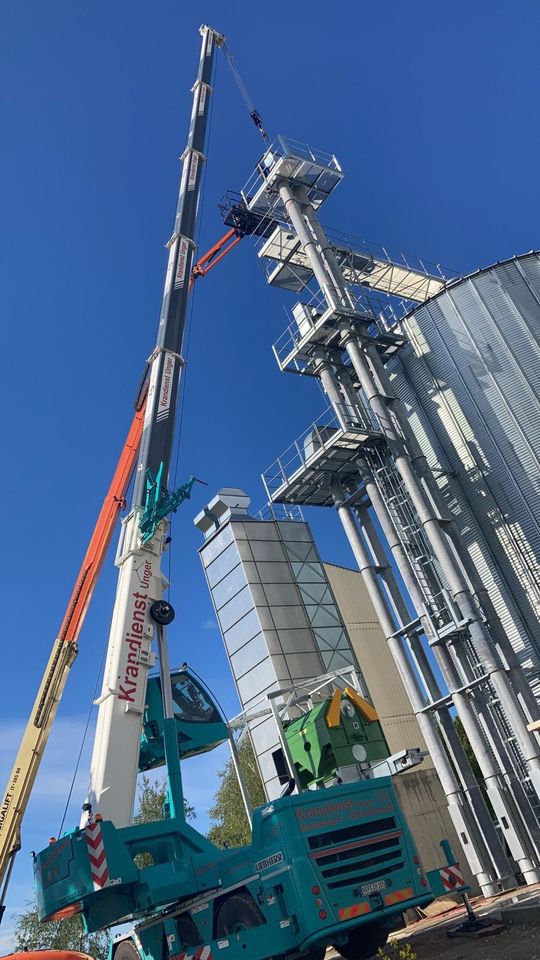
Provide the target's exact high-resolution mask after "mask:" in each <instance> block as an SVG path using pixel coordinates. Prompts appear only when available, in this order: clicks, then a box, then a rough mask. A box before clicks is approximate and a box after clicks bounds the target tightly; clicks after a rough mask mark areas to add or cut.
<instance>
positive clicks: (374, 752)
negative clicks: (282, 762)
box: [283, 687, 390, 789]
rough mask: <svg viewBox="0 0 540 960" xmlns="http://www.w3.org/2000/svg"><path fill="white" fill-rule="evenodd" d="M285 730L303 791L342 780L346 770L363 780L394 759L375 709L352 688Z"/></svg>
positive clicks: (285, 724) (335, 695)
mask: <svg viewBox="0 0 540 960" xmlns="http://www.w3.org/2000/svg"><path fill="white" fill-rule="evenodd" d="M283 726H284V732H285V737H286V739H287V744H288V747H289V751H290V754H291V758H292V761H293V763H294V765H295V767H296V770H297V771H298V777H299V780H300V783H301V786H302V788H303V789H305V788H306V787H309V786H312V785H322V784H323V783H324V782H325V781H328V780H329V779H331V778H332V777H335V776H340V773H339V771H342V770H343V768H346V767H349V768H354V767H356V768H357V771H358V776H360V775H361V772H362V771H364V770H366V771H367V769H368V768H369V767H370V766H371V764H373V763H376V762H377V761H379V760H385V759H386V758H387V757H388V756H389V755H390V751H389V749H388V744H387V742H386V739H385V736H384V733H383V731H382V727H381V724H380V722H379V718H378V716H377V712H376V710H375V708H374V707H373V706H372V705H371V704H370V703H368V702H367V700H364V698H363V697H361V696H360V695H359V694H358V693H357V692H356V690H354V689H352V688H351V687H346V688H345V690H343V691H342V690H336V691H335V692H334V694H333V696H332V697H330V698H328V699H327V700H324V701H323V702H322V703H319V704H317V705H316V706H315V707H313V709H312V710H310V711H309V713H306V714H304V715H303V716H301V717H299V718H297V719H296V720H291V721H289V722H285V723H284V725H283Z"/></svg>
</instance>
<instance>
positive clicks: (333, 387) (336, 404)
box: [317, 359, 349, 431]
mask: <svg viewBox="0 0 540 960" xmlns="http://www.w3.org/2000/svg"><path fill="white" fill-rule="evenodd" d="M317 373H318V375H319V377H320V379H321V383H322V385H323V387H324V391H325V393H326V395H327V397H328V399H329V400H330V403H331V404H332V406H333V408H334V412H335V414H336V417H337V419H338V422H339V425H340V427H341V429H342V430H345V431H346V430H348V429H349V425H348V423H347V418H346V417H345V415H344V410H343V396H342V394H341V393H340V389H339V383H338V381H337V379H336V375H335V373H334V371H333V369H332V367H331V365H330V364H329V363H328V361H327V360H324V359H318V363H317Z"/></svg>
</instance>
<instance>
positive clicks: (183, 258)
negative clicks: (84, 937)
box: [0, 27, 268, 922]
mask: <svg viewBox="0 0 540 960" xmlns="http://www.w3.org/2000/svg"><path fill="white" fill-rule="evenodd" d="M201 33H202V36H203V44H202V47H203V49H202V50H201V59H200V63H199V73H198V77H197V81H196V83H195V87H194V88H193V93H194V102H193V111H192V117H191V127H190V133H189V140H188V146H187V148H186V151H185V153H184V154H183V168H182V180H181V184H180V193H179V200H178V207H177V216H176V221H175V231H174V233H173V236H172V238H171V240H170V241H169V244H168V246H169V265H168V269H167V277H166V283H165V291H164V297H163V304H162V312H161V319H160V336H159V338H158V343H157V345H156V348H155V350H154V352H153V354H152V357H151V358H150V361H149V363H151V367H150V370H151V377H150V389H151V395H152V397H153V401H152V402H153V403H154V407H153V414H152V411H151V409H150V407H149V409H148V411H147V408H146V401H147V395H148V392H149V382H148V378H147V377H146V376H145V378H144V380H143V384H142V387H141V389H140V390H139V395H138V397H137V400H136V405H135V413H134V416H133V421H132V423H131V426H130V428H129V432H128V435H127V438H126V441H125V443H124V446H123V449H122V452H121V455H120V457H119V460H118V463H117V466H116V470H115V473H114V476H113V478H112V481H111V484H110V487H109V490H108V492H107V495H106V497H105V499H104V501H103V505H102V507H101V510H100V513H99V516H98V519H97V521H96V525H95V528H94V530H93V533H92V536H91V539H90V542H89V544H88V548H87V551H86V553H85V556H84V560H83V562H82V565H81V568H80V570H79V573H78V576H77V579H76V581H75V585H74V588H73V591H72V594H71V597H70V599H69V603H68V606H67V609H66V613H65V616H64V619H63V621H62V625H61V628H60V631H59V634H58V637H57V638H56V640H55V642H54V644H53V648H52V651H51V655H50V657H49V661H48V663H47V666H46V669H45V672H44V675H43V679H42V681H41V684H40V687H39V690H38V693H37V696H36V700H35V703H34V706H33V709H32V712H31V715H30V718H29V720H28V723H27V726H26V729H25V732H24V735H23V738H22V740H21V744H20V747H19V750H18V753H17V756H16V759H15V763H14V765H13V769H12V771H11V774H10V777H9V780H8V783H7V786H6V789H5V792H4V795H3V798H2V801H1V804H0V887H1V893H0V922H1V919H2V916H3V913H4V910H5V906H4V902H5V896H6V891H7V887H8V884H9V879H10V875H11V870H12V868H13V863H14V859H15V856H16V853H17V851H18V850H19V849H20V846H21V839H20V831H21V824H22V821H23V818H24V815H25V812H26V808H27V806H28V801H29V798H30V794H31V791H32V788H33V785H34V782H35V779H36V776H37V773H38V770H39V766H40V764H41V760H42V758H43V755H44V751H45V747H46V745H47V741H48V737H49V733H50V730H51V727H52V723H53V721H54V718H55V716H56V711H57V708H58V704H59V702H60V699H61V696H62V693H63V690H64V687H65V684H66V681H67V677H68V674H69V670H70V667H71V666H72V664H73V662H74V660H75V658H76V656H77V652H78V648H77V641H78V637H79V634H80V632H81V629H82V626H83V623H84V619H85V616H86V612H87V610H88V607H89V604H90V602H91V599H92V595H93V592H94V588H95V585H96V583H97V579H98V577H99V574H100V572H101V569H102V566H103V562H104V560H105V556H106V554H107V551H108V548H109V546H110V542H111V539H112V536H113V532H114V529H115V526H116V523H117V520H118V518H119V516H120V513H121V511H122V510H123V508H124V506H125V498H126V495H127V491H128V487H129V484H130V481H131V478H132V476H133V471H134V469H135V464H136V463H137V457H138V453H139V448H140V445H141V436H142V434H143V426H144V428H145V432H146V437H145V451H144V453H143V454H142V458H141V460H140V462H139V469H138V479H139V483H138V486H137V491H136V494H135V495H134V499H133V507H134V508H138V513H139V515H140V509H141V508H142V507H143V506H144V505H145V504H144V495H145V494H146V482H148V480H149V479H150V478H151V477H152V473H151V470H152V467H153V468H154V469H156V465H157V471H158V473H157V475H156V477H154V478H153V479H154V481H156V480H157V482H158V484H159V491H158V492H159V493H160V494H164V492H165V491H163V481H164V477H165V475H166V469H167V460H168V457H169V456H170V443H171V438H172V432H173V420H174V407H175V404H176V390H177V387H178V379H179V376H180V370H181V365H182V361H181V356H180V352H179V351H178V352H177V351H176V350H175V349H174V348H175V346H178V345H179V344H181V339H182V332H183V325H184V320H185V309H186V302H187V294H188V293H189V291H190V290H191V289H192V286H193V283H194V281H195V280H196V279H197V278H198V277H204V276H206V275H207V274H208V273H209V272H210V270H212V269H213V268H214V267H215V266H217V264H218V263H220V262H221V261H222V260H223V258H224V257H225V256H226V255H227V254H228V253H229V252H230V251H231V250H232V249H234V247H235V246H236V245H237V244H238V243H239V241H240V240H241V239H242V237H243V236H245V235H246V234H249V233H252V232H259V225H258V223H257V222H256V220H255V219H254V218H251V220H248V219H245V222H243V223H242V224H241V225H240V224H236V225H235V226H234V227H233V228H232V229H230V230H228V231H227V232H226V233H225V234H224V236H223V237H221V238H220V240H218V241H217V243H215V244H214V245H213V246H212V247H211V248H210V249H209V250H208V251H207V252H206V253H205V254H204V255H203V256H202V257H200V258H199V260H198V261H197V263H195V264H194V265H193V267H191V262H192V259H193V250H194V242H193V236H194V225H195V215H196V207H197V198H198V193H199V186H200V176H201V170H202V165H203V163H204V154H203V147H204V139H205V132H206V118H207V116H208V104H209V95H210V93H211V88H210V86H209V79H210V76H211V70H212V60H213V55H214V51H215V48H216V46H224V47H225V45H224V41H223V37H222V36H221V35H220V34H219V33H217V32H216V31H214V30H211V29H210V28H208V27H202V28H201ZM225 53H226V56H227V61H228V63H229V66H230V68H231V71H232V73H233V76H234V79H235V81H236V83H237V84H238V86H239V89H240V91H241V93H242V96H243V97H244V100H245V102H246V104H247V106H248V109H249V112H250V116H251V118H252V120H253V122H254V123H255V125H256V126H257V128H258V130H259V132H260V133H261V135H262V137H263V139H264V140H265V142H267V140H268V137H267V135H266V131H265V130H264V128H263V126H262V121H261V119H260V115H259V114H258V112H257V111H256V110H255V108H254V105H253V102H252V101H251V99H250V97H249V94H248V93H247V90H246V88H245V85H244V84H243V82H242V80H241V78H240V76H239V74H238V70H237V69H236V66H235V64H234V62H233V58H232V56H231V54H230V52H229V50H228V49H227V48H226V47H225ZM186 195H187V196H186ZM186 251H187V253H186ZM190 268H191V269H190ZM173 274H174V281H173ZM186 276H189V278H190V279H189V284H188V285H187V288H186V287H185V285H184V282H183V278H184V277H186ZM165 328H166V329H165ZM167 348H170V349H169V350H168V349H167ZM167 354H168V356H167ZM171 358H172V359H171ZM171 363H174V373H173V376H172V378H169V373H170V370H169V368H170V365H171ZM167 364H168V366H167ZM164 365H165V366H166V367H167V369H166V370H165V373H164V371H163V367H164ZM160 375H161V380H160ZM168 378H169V379H168ZM164 380H165V382H166V383H169V384H170V394H169V395H170V397H171V401H172V403H171V405H170V407H169V410H168V415H167V416H164V410H163V405H162V404H161V403H159V402H158V406H157V411H156V409H155V397H154V394H155V387H156V383H158V382H161V383H163V381H164ZM161 399H163V398H162V397H161V398H160V400H161ZM153 419H154V420H155V421H156V422H158V421H159V422H161V423H162V427H161V428H160V429H159V430H158V431H155V427H154V437H155V443H154V449H153V450H152V451H151V450H150V433H151V431H150V427H151V426H152V425H153ZM164 420H167V421H168V425H167V424H163V421H164ZM157 433H159V434H160V438H158V437H157V436H156V434H157ZM160 445H161V450H162V452H163V454H164V456H165V459H164V460H159V449H160ZM145 458H146V460H147V466H146V468H145V466H144V462H143V461H145ZM148 471H150V473H149V472H148ZM153 489H154V491H155V483H154V487H153ZM128 522H129V518H128V521H127V522H126V531H124V532H125V533H126V532H127V524H128ZM132 526H133V524H132ZM123 542H124V543H125V542H126V538H125V536H124V538H123ZM119 556H120V555H119ZM123 559H124V558H120V559H118V560H117V562H118V563H119V565H120V566H121V569H122V562H123ZM131 559H132V560H133V557H131ZM146 562H149V561H148V557H146ZM136 599H140V598H136ZM115 610H116V607H115ZM110 646H111V645H109V660H110V657H111V649H110ZM151 659H152V658H151V656H150V655H149V657H148V664H149V663H150V662H151ZM130 666H131V667H132V668H134V667H135V668H136V669H140V670H142V668H143V664H142V661H140V660H139V661H138V662H137V664H136V665H133V664H131V665H130ZM145 666H146V664H145ZM142 688H143V684H142V682H141V691H142ZM108 693H109V688H107V691H105V687H104V692H102V696H101V698H100V699H101V701H102V703H104V701H105V699H107V695H108ZM117 695H118V693H117ZM112 696H114V694H112ZM130 706H131V702H130V700H129V699H128V701H127V703H126V712H127V713H130V712H131V710H130ZM95 752H96V751H94V753H95ZM135 766H136V764H135Z"/></svg>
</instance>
